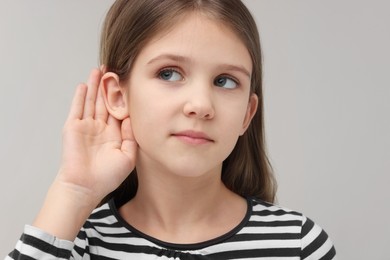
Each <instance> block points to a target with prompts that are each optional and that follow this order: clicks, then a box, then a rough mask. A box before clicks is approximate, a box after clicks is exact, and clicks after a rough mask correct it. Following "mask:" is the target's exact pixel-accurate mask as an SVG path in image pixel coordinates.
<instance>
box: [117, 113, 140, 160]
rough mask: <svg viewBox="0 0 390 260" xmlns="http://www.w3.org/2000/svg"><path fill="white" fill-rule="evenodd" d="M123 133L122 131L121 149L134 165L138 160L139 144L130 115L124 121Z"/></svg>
mask: <svg viewBox="0 0 390 260" xmlns="http://www.w3.org/2000/svg"><path fill="white" fill-rule="evenodd" d="M121 133H122V146H121V150H122V152H123V153H124V154H126V156H127V157H128V158H129V159H130V160H131V164H132V165H134V164H135V160H136V155H137V148H138V144H137V141H136V140H135V138H134V134H133V130H132V128H131V122H130V118H129V117H128V118H126V119H124V120H123V121H122V126H121Z"/></svg>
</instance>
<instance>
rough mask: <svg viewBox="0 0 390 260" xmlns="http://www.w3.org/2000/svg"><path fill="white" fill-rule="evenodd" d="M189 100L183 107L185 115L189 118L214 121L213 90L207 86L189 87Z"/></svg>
mask: <svg viewBox="0 0 390 260" xmlns="http://www.w3.org/2000/svg"><path fill="white" fill-rule="evenodd" d="M188 88H189V89H191V91H188V92H187V100H186V102H185V104H184V106H183V113H184V114H185V115H186V116H187V117H194V118H198V119H212V118H213V117H214V114H215V110H214V102H213V92H212V88H211V87H210V86H209V85H206V84H202V85H200V84H194V85H193V86H188Z"/></svg>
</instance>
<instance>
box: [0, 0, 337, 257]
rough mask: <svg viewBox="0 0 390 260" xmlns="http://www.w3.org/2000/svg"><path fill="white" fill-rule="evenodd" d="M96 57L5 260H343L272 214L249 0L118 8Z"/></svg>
mask: <svg viewBox="0 0 390 260" xmlns="http://www.w3.org/2000/svg"><path fill="white" fill-rule="evenodd" d="M100 55H101V64H104V65H103V66H102V67H101V69H100V70H96V69H95V70H93V71H92V73H91V75H90V78H89V80H88V84H86V85H85V84H81V85H80V86H78V88H77V90H76V93H75V96H74V100H73V103H72V106H71V109H70V113H69V117H68V119H67V121H66V124H65V127H64V133H63V136H64V140H63V158H62V164H61V166H60V170H59V173H58V176H57V178H56V179H55V181H54V183H53V184H52V186H51V187H50V189H49V192H48V194H47V198H46V200H45V202H44V205H43V207H42V209H41V211H40V213H39V214H38V216H37V218H36V220H35V222H34V223H33V225H32V226H26V227H25V231H24V234H23V235H22V237H21V239H20V241H19V242H18V243H17V245H16V248H15V250H14V251H13V252H11V253H10V254H9V256H7V257H6V259H26V258H27V259H53V258H55V259H63V258H64V259H160V258H161V259H243V258H245V259H270V258H273V259H275V258H276V259H278V258H280V259H335V250H334V247H333V245H332V243H331V242H330V240H329V239H328V237H327V235H326V233H325V232H324V231H323V230H322V229H321V228H320V227H318V226H317V225H316V224H314V223H313V222H312V221H311V220H310V219H308V218H306V217H305V216H303V215H301V214H299V213H297V212H294V211H290V210H287V209H284V208H280V207H277V206H275V205H272V204H271V203H273V202H274V199H275V181H274V178H273V175H272V173H271V170H270V166H269V163H268V160H267V157H266V154H265V149H264V134H263V109H262V104H263V101H262V85H261V83H262V73H261V52H260V44H259V37H258V32H257V28H256V25H255V22H254V20H253V18H252V16H251V15H250V13H249V11H248V10H247V9H246V7H245V6H244V5H243V4H242V3H241V1H240V0H229V1H226V0H164V1H161V0H130V1H129V0H117V1H116V2H115V3H114V5H113V6H112V7H111V9H110V11H109V12H108V15H107V17H106V21H105V25H104V29H103V32H102V39H101V53H100ZM107 194H108V195H107ZM97 205H98V207H97V208H96V206H97ZM91 213H92V214H91Z"/></svg>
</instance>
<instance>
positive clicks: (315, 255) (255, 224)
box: [247, 198, 336, 259]
mask: <svg viewBox="0 0 390 260" xmlns="http://www.w3.org/2000/svg"><path fill="white" fill-rule="evenodd" d="M248 200H249V202H250V204H251V209H252V212H251V214H250V218H249V221H248V223H247V229H248V230H249V232H255V233H258V232H260V233H262V234H264V233H265V234H267V236H268V237H273V238H274V239H281V240H284V241H290V242H291V243H294V241H295V242H296V243H294V244H295V245H298V244H299V247H300V251H301V252H300V255H301V259H335V255H336V251H335V248H334V246H333V243H332V241H331V240H330V238H329V236H328V235H327V233H326V232H325V231H324V230H323V229H322V228H321V227H320V226H319V225H317V224H316V223H315V222H314V221H313V220H311V219H310V218H308V217H306V216H305V215H303V214H302V213H299V212H297V211H294V210H290V209H288V208H285V207H281V206H278V205H274V204H271V203H268V202H264V201H262V200H259V199H256V198H250V199H248ZM321 257H323V258H321Z"/></svg>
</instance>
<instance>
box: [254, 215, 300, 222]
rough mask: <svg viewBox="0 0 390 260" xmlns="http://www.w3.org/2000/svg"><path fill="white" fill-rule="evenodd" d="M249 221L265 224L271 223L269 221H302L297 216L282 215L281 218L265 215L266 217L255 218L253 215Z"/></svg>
mask: <svg viewBox="0 0 390 260" xmlns="http://www.w3.org/2000/svg"><path fill="white" fill-rule="evenodd" d="M249 220H250V221H265V222H271V221H290V220H299V221H302V216H297V215H282V216H275V215H267V216H256V215H253V216H251V218H250V219H249Z"/></svg>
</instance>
